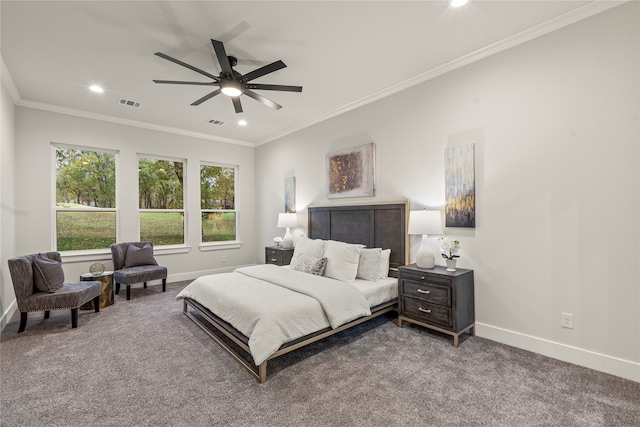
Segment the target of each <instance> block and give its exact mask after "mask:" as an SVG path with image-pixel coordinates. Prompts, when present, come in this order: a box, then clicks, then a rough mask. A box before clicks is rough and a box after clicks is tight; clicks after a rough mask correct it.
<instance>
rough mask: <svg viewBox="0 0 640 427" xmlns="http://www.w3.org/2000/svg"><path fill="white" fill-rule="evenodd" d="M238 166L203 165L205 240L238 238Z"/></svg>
mask: <svg viewBox="0 0 640 427" xmlns="http://www.w3.org/2000/svg"><path fill="white" fill-rule="evenodd" d="M236 175H237V166H218V165H211V164H202V165H200V210H201V216H202V230H201V231H202V242H203V243H207V242H223V241H230V240H236V216H237V212H236V202H235V200H236V193H235V191H236V190H235V189H236Z"/></svg>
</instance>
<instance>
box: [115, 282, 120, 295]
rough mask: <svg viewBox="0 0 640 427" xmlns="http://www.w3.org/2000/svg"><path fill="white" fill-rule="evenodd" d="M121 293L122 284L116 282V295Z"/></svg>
mask: <svg viewBox="0 0 640 427" xmlns="http://www.w3.org/2000/svg"><path fill="white" fill-rule="evenodd" d="M118 292H120V283H118V282H116V295H118Z"/></svg>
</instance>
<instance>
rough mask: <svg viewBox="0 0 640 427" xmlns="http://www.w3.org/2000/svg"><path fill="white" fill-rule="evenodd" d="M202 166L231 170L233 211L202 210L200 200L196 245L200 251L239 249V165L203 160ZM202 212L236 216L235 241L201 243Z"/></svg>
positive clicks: (240, 244)
mask: <svg viewBox="0 0 640 427" xmlns="http://www.w3.org/2000/svg"><path fill="white" fill-rule="evenodd" d="M202 166H215V167H220V168H229V169H233V189H234V192H233V200H234V206H235V209H202V204H201V203H202V198H200V202H199V203H200V209H199V211H200V212H199V215H198V218H199V222H200V233H199V234H200V244H199V245H198V246H199V248H200V251H202V252H206V251H219V250H224V249H240V248H241V247H242V241H241V240H240V239H239V238H238V236H239V235H240V221H239V219H240V212H239V210H238V205H237V200H238V188H239V187H238V176H239V175H240V174H239V171H240V166H239V165H230V164H226V163H216V162H207V161H204V160H201V161H200V167H202ZM200 167H199V168H198V182H200V176H199V175H200ZM198 193H200V188H198ZM203 212H233V213H235V214H236V239H235V240H225V241H218V242H203V241H202V213H203Z"/></svg>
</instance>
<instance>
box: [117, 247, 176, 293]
mask: <svg viewBox="0 0 640 427" xmlns="http://www.w3.org/2000/svg"><path fill="white" fill-rule="evenodd" d="M111 258H112V259H113V281H114V282H115V284H116V294H117V293H118V292H120V284H123V285H126V286H127V299H128V300H129V299H131V285H132V284H134V283H144V287H145V288H146V287H147V282H149V281H151V280H160V279H162V292H165V291H166V290H167V267H162V266H160V265H158V263H157V262H156V260H155V258H154V257H153V243H151V242H124V243H114V244H113V245H111Z"/></svg>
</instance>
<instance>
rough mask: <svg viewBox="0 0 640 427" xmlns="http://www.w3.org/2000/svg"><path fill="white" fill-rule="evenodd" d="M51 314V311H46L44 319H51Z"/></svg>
mask: <svg viewBox="0 0 640 427" xmlns="http://www.w3.org/2000/svg"><path fill="white" fill-rule="evenodd" d="M49 314H51V311H50V310H45V311H44V318H45V319H48V318H49Z"/></svg>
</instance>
